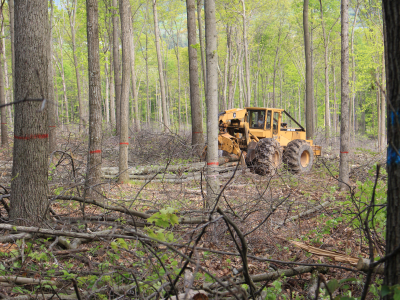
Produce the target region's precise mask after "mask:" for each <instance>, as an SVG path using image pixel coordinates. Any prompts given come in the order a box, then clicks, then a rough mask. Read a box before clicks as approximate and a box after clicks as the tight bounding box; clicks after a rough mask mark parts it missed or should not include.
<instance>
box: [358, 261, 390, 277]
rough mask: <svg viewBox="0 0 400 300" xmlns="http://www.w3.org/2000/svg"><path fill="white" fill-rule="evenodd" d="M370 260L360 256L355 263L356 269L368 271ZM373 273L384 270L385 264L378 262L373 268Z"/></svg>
mask: <svg viewBox="0 0 400 300" xmlns="http://www.w3.org/2000/svg"><path fill="white" fill-rule="evenodd" d="M369 265H370V260H369V259H367V258H362V257H361V258H360V259H359V260H358V263H357V269H358V270H360V271H364V272H368V271H369ZM373 272H374V273H377V274H383V273H384V272H385V265H384V264H380V265H377V266H376V267H375V268H374V270H373Z"/></svg>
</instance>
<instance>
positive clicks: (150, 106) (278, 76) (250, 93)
mask: <svg viewBox="0 0 400 300" xmlns="http://www.w3.org/2000/svg"><path fill="white" fill-rule="evenodd" d="M200 2H201V1H200ZM200 2H199V3H197V5H198V8H197V13H198V14H197V21H198V24H197V29H198V37H197V41H198V43H197V44H195V45H191V47H194V48H196V49H197V52H198V59H199V77H200V78H201V80H200V84H201V88H200V93H201V95H200V96H201V99H202V109H203V116H204V121H205V116H206V114H205V109H206V105H205V104H204V103H205V90H204V80H203V79H204V68H205V62H204V59H205V58H204V47H205V46H204V45H205V42H204V12H203V4H202V3H200ZM244 4H245V5H244ZM216 5H217V10H216V13H217V15H216V16H217V30H218V95H219V96H218V98H219V110H221V111H222V110H225V109H230V108H234V107H244V106H259V107H279V108H285V109H286V110H287V111H289V112H290V113H291V114H292V115H293V116H295V117H296V118H297V119H298V120H299V121H300V123H303V124H304V122H305V104H304V94H305V66H304V50H303V49H304V47H303V27H302V13H303V4H302V2H301V1H290V0H284V1H273V0H266V1H253V0H248V1H245V3H242V2H241V1H234V2H232V1H217V3H216ZM131 7H132V9H131V10H132V35H133V44H134V45H133V48H134V49H133V51H134V57H135V60H134V75H135V77H132V80H133V81H135V82H132V84H131V89H130V107H131V109H130V119H131V120H133V119H135V118H137V119H138V120H139V121H140V122H139V123H138V124H137V125H136V126H133V125H134V123H133V122H132V128H134V130H136V131H138V130H140V128H152V129H157V128H161V120H162V110H161V103H160V101H161V98H160V87H159V74H158V69H157V55H156V47H155V42H154V41H155V37H154V22H153V3H152V2H151V1H147V2H146V1H131ZM157 10H158V14H159V17H158V18H159V22H158V24H157V25H158V27H159V31H160V37H161V55H162V60H163V66H164V68H163V72H164V78H165V85H166V101H167V109H168V116H167V117H168V119H170V124H171V129H173V130H178V129H180V130H183V129H188V128H189V127H190V125H189V124H190V120H191V118H190V99H189V95H190V94H189V75H188V71H189V67H188V51H187V47H188V42H187V25H186V5H185V2H182V1H164V0H161V1H157ZM117 12H118V10H117ZM2 15H3V29H2V30H3V32H4V34H3V49H4V50H5V52H4V53H3V65H4V72H5V77H6V80H5V82H6V83H5V84H6V92H7V101H12V99H11V98H10V97H12V93H11V90H12V89H11V86H12V77H11V74H12V72H11V65H12V64H11V45H10V34H9V26H8V25H9V24H8V20H9V16H8V11H7V5H6V4H4V6H3V11H2ZM112 15H113V6H112V3H111V1H105V0H104V1H99V25H100V32H99V35H100V61H101V62H100V66H101V82H102V98H103V103H102V110H103V120H104V123H106V124H107V125H110V126H114V125H115V112H116V110H115V107H116V106H115V103H114V99H115V97H114V95H115V88H114V86H115V83H114V72H113V55H112V40H113V35H112V34H113V32H112ZM309 19H310V34H311V43H312V61H313V84H314V98H315V101H314V102H315V122H314V123H315V126H316V128H318V129H319V130H321V131H322V128H324V127H326V126H327V127H328V128H329V131H330V133H331V134H333V135H337V134H338V131H339V122H340V109H339V108H340V100H341V99H340V2H338V1H334V0H332V1H322V2H321V3H320V2H319V1H315V0H312V1H310V16H309ZM382 24H383V20H382V11H381V5H380V3H379V2H378V1H364V0H357V1H350V84H351V129H352V132H353V133H354V134H361V135H364V134H366V135H368V136H369V137H374V138H377V137H378V136H379V137H381V136H382V138H383V140H382V139H378V141H379V146H381V145H384V135H385V133H384V132H385V130H384V125H383V126H382V125H380V124H385V120H384V114H380V111H383V112H384V111H385V109H383V110H382V107H383V108H384V107H385V106H381V102H382V101H384V97H385V96H384V90H385V79H384V76H382V74H384V71H385V70H384V54H383V29H382V28H383V27H382V26H383V25H382ZM199 25H200V26H199ZM244 29H246V33H247V34H246V35H245V36H244V34H243V30H244ZM52 39H53V41H52V42H53V68H54V89H55V99H56V101H57V103H58V106H57V108H58V109H57V119H58V122H59V124H60V125H62V124H69V123H79V118H80V117H81V118H82V120H84V121H83V122H85V121H86V122H87V120H88V113H89V112H88V107H89V106H88V74H87V70H88V66H87V43H86V40H87V37H86V5H85V1H75V0H71V1H63V0H61V1H56V3H55V4H54V20H53V30H52ZM245 47H246V48H247V51H245ZM4 50H3V51H4ZM246 60H247V61H248V64H249V68H248V71H246V70H247V69H246ZM200 66H201V68H200ZM325 69H326V70H327V75H328V78H327V80H326V81H325ZM133 87H134V88H133ZM134 91H135V93H136V94H137V96H136V97H135V96H134V94H133V93H134ZM325 95H328V99H327V100H326V99H325ZM136 99H137V100H136ZM135 101H137V103H138V112H137V116H136V115H135V113H134V106H135V104H134V102H135ZM326 105H328V106H329V115H330V118H329V120H326V117H325V106H326ZM80 106H82V107H81V108H80ZM11 110H12V108H10V114H9V118H11V119H12V114H11ZM381 120H383V122H381Z"/></svg>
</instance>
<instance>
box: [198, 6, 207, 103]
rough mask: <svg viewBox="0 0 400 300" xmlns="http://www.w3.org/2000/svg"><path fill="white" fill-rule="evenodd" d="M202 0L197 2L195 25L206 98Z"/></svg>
mask: <svg viewBox="0 0 400 300" xmlns="http://www.w3.org/2000/svg"><path fill="white" fill-rule="evenodd" d="M202 3H203V0H197V23H198V25H199V40H200V53H201V69H202V71H203V82H204V97H206V98H207V75H206V71H207V70H206V68H207V67H206V58H205V56H206V54H205V47H204V37H203V26H202V25H201V6H202V5H201V4H202Z"/></svg>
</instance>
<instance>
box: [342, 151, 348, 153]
mask: <svg viewBox="0 0 400 300" xmlns="http://www.w3.org/2000/svg"><path fill="white" fill-rule="evenodd" d="M340 153H349V152H342V151H340Z"/></svg>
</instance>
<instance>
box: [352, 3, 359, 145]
mask: <svg viewBox="0 0 400 300" xmlns="http://www.w3.org/2000/svg"><path fill="white" fill-rule="evenodd" d="M359 7H360V3H359V1H357V4H356V12H355V14H354V21H353V27H352V29H351V64H352V76H351V77H352V81H353V83H352V95H351V102H352V103H351V107H352V116H353V117H352V123H353V126H351V129H352V130H351V131H352V132H353V137H355V134H356V109H355V99H356V60H355V56H354V30H355V27H356V23H357V15H358V9H359ZM351 131H350V132H351Z"/></svg>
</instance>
